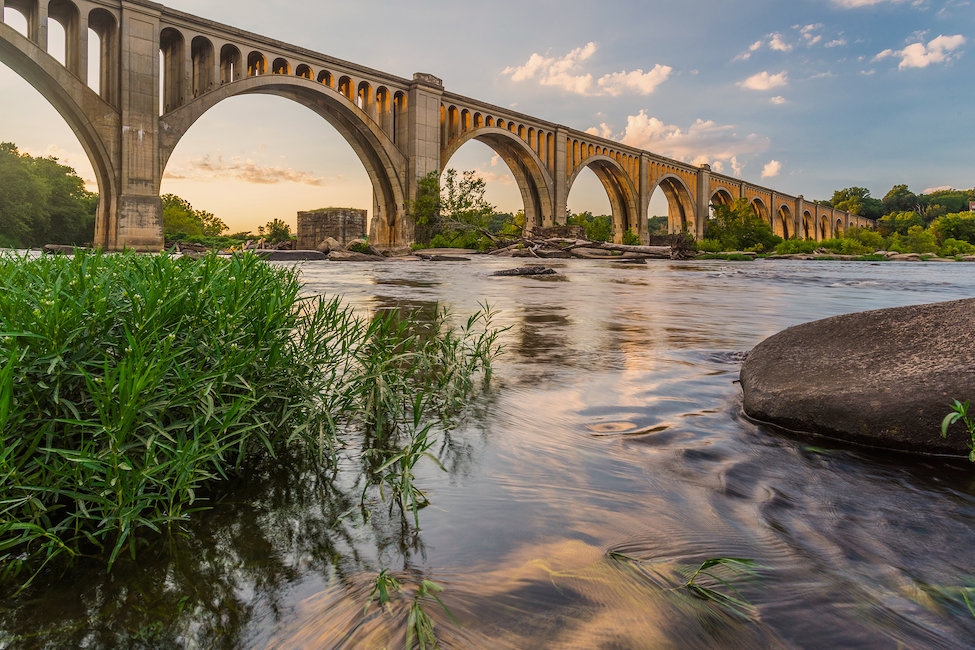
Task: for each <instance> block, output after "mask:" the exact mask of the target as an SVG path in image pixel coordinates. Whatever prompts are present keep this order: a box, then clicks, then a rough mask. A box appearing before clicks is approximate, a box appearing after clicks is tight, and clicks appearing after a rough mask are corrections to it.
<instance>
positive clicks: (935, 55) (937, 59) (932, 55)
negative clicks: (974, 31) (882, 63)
mask: <svg viewBox="0 0 975 650" xmlns="http://www.w3.org/2000/svg"><path fill="white" fill-rule="evenodd" d="M964 44H965V37H964V36H962V35H961V34H955V35H954V36H938V37H937V38H935V39H932V40H931V41H929V42H928V44H927V45H925V44H924V43H912V44H910V45H908V46H907V47H905V48H904V49H903V50H901V51H900V52H899V54H900V55H901V62H900V65H898V66H897V67H898V68H900V69H901V70H903V69H904V68H926V67H928V66H929V65H931V64H932V63H944V62H946V61H950V60H951V59H952V56H951V54H950V53H951V52H954V51H955V50H957V49H958V48H959V47H961V46H962V45H964Z"/></svg>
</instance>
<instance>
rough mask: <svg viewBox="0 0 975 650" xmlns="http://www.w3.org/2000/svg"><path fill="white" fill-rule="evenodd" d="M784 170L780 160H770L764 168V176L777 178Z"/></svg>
mask: <svg viewBox="0 0 975 650" xmlns="http://www.w3.org/2000/svg"><path fill="white" fill-rule="evenodd" d="M780 171H782V163H780V162H779V161H778V160H770V161H769V162H768V164H767V165H765V167H763V168H762V178H775V177H776V176H778V175H779V172H780Z"/></svg>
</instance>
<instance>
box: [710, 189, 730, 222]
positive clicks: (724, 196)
mask: <svg viewBox="0 0 975 650" xmlns="http://www.w3.org/2000/svg"><path fill="white" fill-rule="evenodd" d="M734 202H735V199H734V198H733V197H732V196H731V192H729V191H728V190H726V189H725V188H723V187H719V188H718V189H716V190H715V191H714V192H712V193H711V201H710V202H709V203H708V214H709V215H713V214H714V208H715V207H717V206H719V205H731V204H732V203H734Z"/></svg>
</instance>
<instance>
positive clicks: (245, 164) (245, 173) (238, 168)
mask: <svg viewBox="0 0 975 650" xmlns="http://www.w3.org/2000/svg"><path fill="white" fill-rule="evenodd" d="M163 177H164V178H166V179H170V180H197V179H203V178H229V179H233V180H238V181H243V182H245V183H252V184H255V185H274V184H276V183H298V184H300V185H311V186H313V187H322V186H324V185H325V184H326V182H327V181H326V179H325V178H323V177H321V176H315V175H314V174H312V173H310V172H303V171H299V170H296V169H289V168H287V167H278V166H275V165H259V164H258V163H256V162H254V161H253V160H250V159H245V158H243V157H241V156H234V157H233V158H231V159H230V160H224V159H223V156H217V157H216V158H211V157H210V156H209V155H205V156H203V157H202V158H198V159H196V160H191V161H190V162H189V164H188V165H187V167H186V168H184V169H176V168H174V169H167V170H166V173H165V174H164V175H163Z"/></svg>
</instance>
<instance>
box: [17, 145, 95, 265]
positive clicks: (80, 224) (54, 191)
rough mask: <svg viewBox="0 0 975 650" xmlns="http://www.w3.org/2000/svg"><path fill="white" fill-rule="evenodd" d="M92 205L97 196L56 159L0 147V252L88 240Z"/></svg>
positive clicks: (92, 227)
mask: <svg viewBox="0 0 975 650" xmlns="http://www.w3.org/2000/svg"><path fill="white" fill-rule="evenodd" d="M97 207H98V195H97V194H93V193H91V192H88V191H87V190H85V183H84V181H82V180H81V178H79V177H78V175H77V174H76V173H75V171H74V170H73V169H71V168H70V167H67V166H65V165H62V164H61V163H59V162H58V161H57V158H53V157H48V158H41V157H38V158H35V157H33V156H30V155H28V154H23V153H20V151H18V150H17V147H16V145H14V144H11V143H10V142H2V143H0V248H30V247H32V246H42V245H44V244H68V245H71V244H84V243H86V242H89V241H91V238H92V233H94V232H95V210H96V209H97Z"/></svg>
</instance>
